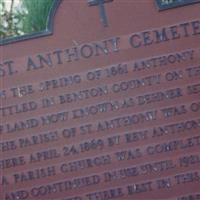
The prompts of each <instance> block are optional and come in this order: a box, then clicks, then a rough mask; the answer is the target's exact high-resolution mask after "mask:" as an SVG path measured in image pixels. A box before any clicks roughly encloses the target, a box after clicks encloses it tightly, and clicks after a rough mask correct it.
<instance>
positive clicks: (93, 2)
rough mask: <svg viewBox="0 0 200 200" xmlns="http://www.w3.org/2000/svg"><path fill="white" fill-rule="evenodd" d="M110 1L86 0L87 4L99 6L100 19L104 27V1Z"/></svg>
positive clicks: (106, 22) (107, 0) (105, 20)
mask: <svg viewBox="0 0 200 200" xmlns="http://www.w3.org/2000/svg"><path fill="white" fill-rule="evenodd" d="M111 1H113V0H88V5H89V6H97V5H98V6H99V13H100V20H101V22H102V23H103V25H104V26H105V27H106V26H108V20H107V16H106V11H105V7H104V3H108V2H111Z"/></svg>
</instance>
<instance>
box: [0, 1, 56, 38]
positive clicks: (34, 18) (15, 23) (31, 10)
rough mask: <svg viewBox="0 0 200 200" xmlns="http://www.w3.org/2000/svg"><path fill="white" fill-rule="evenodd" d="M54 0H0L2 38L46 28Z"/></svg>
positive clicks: (0, 35)
mask: <svg viewBox="0 0 200 200" xmlns="http://www.w3.org/2000/svg"><path fill="white" fill-rule="evenodd" d="M53 1H54V0H0V39H4V38H9V37H15V36H19V35H25V34H29V33H34V32H39V31H43V30H46V28H47V21H48V20H47V18H48V14H49V11H50V9H51V7H52V5H53Z"/></svg>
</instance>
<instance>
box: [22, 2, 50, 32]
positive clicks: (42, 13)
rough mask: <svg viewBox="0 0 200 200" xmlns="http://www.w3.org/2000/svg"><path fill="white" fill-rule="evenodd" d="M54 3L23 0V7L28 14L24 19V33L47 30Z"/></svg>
mask: <svg viewBox="0 0 200 200" xmlns="http://www.w3.org/2000/svg"><path fill="white" fill-rule="evenodd" d="M52 3H53V1H52V0H22V6H23V7H24V8H25V9H26V10H27V12H28V13H27V15H26V17H24V18H23V31H24V32H25V33H30V32H39V31H42V30H45V29H46V27H47V18H48V14H49V11H50V8H51V6H52Z"/></svg>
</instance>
